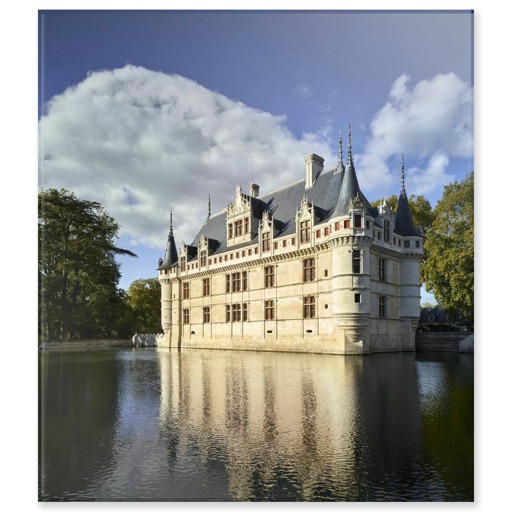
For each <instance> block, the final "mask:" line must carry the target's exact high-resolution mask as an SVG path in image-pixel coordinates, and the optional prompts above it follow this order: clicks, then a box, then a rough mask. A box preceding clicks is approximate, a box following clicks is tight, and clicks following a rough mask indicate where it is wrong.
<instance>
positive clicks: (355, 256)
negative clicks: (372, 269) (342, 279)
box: [352, 249, 361, 274]
mask: <svg viewBox="0 0 512 512" xmlns="http://www.w3.org/2000/svg"><path fill="white" fill-rule="evenodd" d="M352 272H353V273H354V274H360V273H361V251H359V250H358V249H354V250H353V251H352Z"/></svg>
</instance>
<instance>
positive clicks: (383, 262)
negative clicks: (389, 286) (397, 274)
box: [379, 258, 386, 281]
mask: <svg viewBox="0 0 512 512" xmlns="http://www.w3.org/2000/svg"><path fill="white" fill-rule="evenodd" d="M379 281H386V260H385V259H384V258H379Z"/></svg>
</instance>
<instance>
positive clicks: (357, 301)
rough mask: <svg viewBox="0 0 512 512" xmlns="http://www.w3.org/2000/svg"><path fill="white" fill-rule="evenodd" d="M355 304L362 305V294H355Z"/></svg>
mask: <svg viewBox="0 0 512 512" xmlns="http://www.w3.org/2000/svg"><path fill="white" fill-rule="evenodd" d="M354 302H355V303H356V304H360V303H361V294H360V293H355V294H354Z"/></svg>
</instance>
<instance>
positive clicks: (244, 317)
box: [242, 302, 248, 322]
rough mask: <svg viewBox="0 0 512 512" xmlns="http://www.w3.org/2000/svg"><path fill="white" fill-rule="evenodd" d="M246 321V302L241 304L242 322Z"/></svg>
mask: <svg viewBox="0 0 512 512" xmlns="http://www.w3.org/2000/svg"><path fill="white" fill-rule="evenodd" d="M247 319H248V308H247V302H244V303H243V304H242V322H247Z"/></svg>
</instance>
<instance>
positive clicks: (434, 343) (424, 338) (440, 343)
mask: <svg viewBox="0 0 512 512" xmlns="http://www.w3.org/2000/svg"><path fill="white" fill-rule="evenodd" d="M469 336H470V334H469V333H467V332H418V333H416V350H417V351H418V352H459V351H460V343H461V341H463V340H464V339H466V338H468V337H469ZM471 336H472V335H471Z"/></svg>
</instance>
